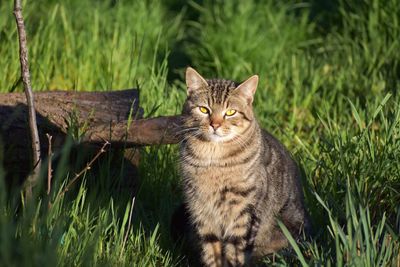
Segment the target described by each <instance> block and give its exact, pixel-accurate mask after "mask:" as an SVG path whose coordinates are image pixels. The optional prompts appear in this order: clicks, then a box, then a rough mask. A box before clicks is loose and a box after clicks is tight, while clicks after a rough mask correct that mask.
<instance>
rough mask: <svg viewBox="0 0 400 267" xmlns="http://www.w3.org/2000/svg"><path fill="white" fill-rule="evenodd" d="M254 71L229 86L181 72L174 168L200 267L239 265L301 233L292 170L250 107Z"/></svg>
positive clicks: (302, 218) (304, 224) (303, 217)
mask: <svg viewBox="0 0 400 267" xmlns="http://www.w3.org/2000/svg"><path fill="white" fill-rule="evenodd" d="M258 80H259V78H258V76H257V75H254V76H251V77H250V78H249V79H247V80H246V81H244V82H242V83H240V84H237V83H235V82H233V81H230V80H223V79H211V80H206V79H204V78H203V77H202V76H201V75H200V74H199V73H198V72H197V71H195V70H194V69H193V68H190V67H188V68H187V70H186V85H187V99H186V101H185V103H184V106H183V111H182V117H183V128H182V129H183V130H182V142H181V143H180V172H181V176H182V178H183V180H182V181H183V193H184V201H185V206H186V207H187V212H188V214H189V220H190V225H191V226H192V228H193V230H194V235H195V236H196V240H197V242H198V245H199V247H200V254H201V259H202V262H203V264H204V266H209V267H214V266H215V267H220V266H221V267H224V266H244V265H246V264H250V263H251V261H252V260H253V259H254V258H259V257H262V256H264V255H267V254H270V253H273V252H276V251H278V250H280V249H282V248H284V247H286V246H288V241H287V239H286V238H285V236H284V235H283V233H282V232H281V230H280V228H279V226H278V224H277V219H280V220H281V221H282V222H283V223H284V224H285V225H286V227H287V228H288V229H289V231H290V232H291V234H292V235H293V236H294V237H295V238H300V237H301V236H303V234H304V232H309V229H310V222H309V219H308V215H307V213H306V211H305V207H304V203H303V193H302V189H301V184H300V172H299V169H298V167H297V165H296V163H295V162H294V160H293V159H292V158H291V156H290V154H289V152H287V150H286V149H285V148H284V146H283V145H282V144H281V143H280V142H279V141H278V140H277V139H275V138H274V137H273V136H272V135H271V134H269V133H268V132H266V131H264V130H262V129H261V128H260V126H259V124H258V122H257V120H256V118H255V116H254V112H253V108H252V104H253V99H254V94H255V92H256V89H257V86H258Z"/></svg>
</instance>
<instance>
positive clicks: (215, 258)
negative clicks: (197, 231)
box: [200, 234, 223, 267]
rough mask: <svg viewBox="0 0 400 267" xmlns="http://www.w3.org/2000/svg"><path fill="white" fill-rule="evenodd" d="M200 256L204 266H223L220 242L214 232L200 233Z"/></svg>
mask: <svg viewBox="0 0 400 267" xmlns="http://www.w3.org/2000/svg"><path fill="white" fill-rule="evenodd" d="M200 242H201V250H202V251H201V256H202V260H203V264H204V266H207V267H223V256H222V243H221V241H220V240H219V239H218V237H217V236H216V235H214V234H203V235H200Z"/></svg>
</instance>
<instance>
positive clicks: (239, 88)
mask: <svg viewBox="0 0 400 267" xmlns="http://www.w3.org/2000/svg"><path fill="white" fill-rule="evenodd" d="M257 84H258V76H257V75H254V76H251V77H250V78H249V79H247V80H246V81H244V82H242V83H240V84H237V83H235V82H233V81H229V80H222V79H213V80H206V79H204V78H203V77H202V76H201V75H200V74H199V73H197V72H196V71H195V70H194V69H192V68H190V67H189V68H187V70H186V85H187V99H186V102H185V105H184V109H183V115H185V117H186V122H185V126H186V128H187V130H188V131H187V132H188V133H189V132H190V133H191V134H193V135H196V136H198V137H199V138H201V139H203V140H207V141H211V142H226V141H229V140H232V139H234V138H235V137H239V136H241V135H242V134H244V132H246V130H247V129H248V128H249V127H250V125H251V124H252V123H253V120H254V114H253V108H252V103H253V98H254V93H255V91H256V89H257Z"/></svg>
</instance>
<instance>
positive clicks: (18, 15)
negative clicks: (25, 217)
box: [14, 0, 41, 199]
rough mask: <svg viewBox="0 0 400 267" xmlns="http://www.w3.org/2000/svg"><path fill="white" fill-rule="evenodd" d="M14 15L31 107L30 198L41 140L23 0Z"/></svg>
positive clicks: (17, 1)
mask: <svg viewBox="0 0 400 267" xmlns="http://www.w3.org/2000/svg"><path fill="white" fill-rule="evenodd" d="M14 16H15V20H16V23H17V28H18V39H19V57H20V63H21V76H22V82H23V84H24V90H25V95H26V100H27V104H28V109H29V129H30V134H31V141H32V142H31V144H32V154H33V155H32V165H33V171H32V174H31V175H30V176H29V177H28V179H27V183H26V184H25V195H26V198H27V199H29V198H30V197H31V196H32V188H33V186H34V185H35V184H36V183H37V180H38V176H39V170H40V165H41V164H40V141H39V134H38V129H37V123H36V112H35V106H34V98H33V93H32V88H31V79H30V73H29V62H28V49H27V46H26V32H25V25H24V18H23V17H22V7H21V0H14Z"/></svg>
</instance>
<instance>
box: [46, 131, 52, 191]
mask: <svg viewBox="0 0 400 267" xmlns="http://www.w3.org/2000/svg"><path fill="white" fill-rule="evenodd" d="M46 136H47V140H48V141H49V150H48V152H47V157H48V163H47V195H50V192H51V178H52V175H51V173H52V171H53V170H52V168H51V158H52V156H53V153H52V151H51V139H52V138H53V136H51V135H49V134H46Z"/></svg>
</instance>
